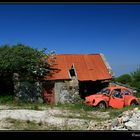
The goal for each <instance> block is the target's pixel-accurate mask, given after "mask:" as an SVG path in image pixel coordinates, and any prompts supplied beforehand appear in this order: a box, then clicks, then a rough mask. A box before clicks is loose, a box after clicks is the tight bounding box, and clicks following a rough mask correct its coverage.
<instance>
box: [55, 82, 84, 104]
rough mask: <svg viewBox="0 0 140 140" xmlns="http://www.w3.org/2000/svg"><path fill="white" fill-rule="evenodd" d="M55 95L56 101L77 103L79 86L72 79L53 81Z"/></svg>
mask: <svg viewBox="0 0 140 140" xmlns="http://www.w3.org/2000/svg"><path fill="white" fill-rule="evenodd" d="M55 97H56V102H57V103H61V104H65V103H78V102H81V100H82V99H81V98H80V95H79V88H78V86H77V85H76V84H73V83H72V81H64V82H62V81H57V82H55Z"/></svg>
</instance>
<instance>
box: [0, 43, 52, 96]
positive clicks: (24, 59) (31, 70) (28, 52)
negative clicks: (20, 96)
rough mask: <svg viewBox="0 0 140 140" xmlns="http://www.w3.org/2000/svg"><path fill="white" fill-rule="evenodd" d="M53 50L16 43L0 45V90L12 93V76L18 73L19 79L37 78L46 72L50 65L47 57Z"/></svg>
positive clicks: (48, 70)
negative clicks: (48, 50) (38, 48)
mask: <svg viewBox="0 0 140 140" xmlns="http://www.w3.org/2000/svg"><path fill="white" fill-rule="evenodd" d="M51 54H54V52H47V49H46V48H44V49H42V50H37V49H35V48H32V47H29V46H26V45H23V44H17V45H13V46H10V45H3V46H0V91H1V92H4V93H6V94H8V93H9V94H12V93H13V89H14V88H13V76H14V73H16V74H18V76H19V77H18V78H19V79H20V80H23V81H24V80H25V81H26V80H27V81H29V80H39V79H41V78H42V77H43V76H44V75H46V74H47V73H48V72H50V65H49V62H48V61H47V58H48V57H49V56H50V55H51Z"/></svg>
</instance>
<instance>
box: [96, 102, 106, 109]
mask: <svg viewBox="0 0 140 140" xmlns="http://www.w3.org/2000/svg"><path fill="white" fill-rule="evenodd" d="M98 107H99V108H100V109H105V108H106V103H105V102H100V103H99V104H98Z"/></svg>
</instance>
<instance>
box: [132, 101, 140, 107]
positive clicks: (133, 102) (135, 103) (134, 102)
mask: <svg viewBox="0 0 140 140" xmlns="http://www.w3.org/2000/svg"><path fill="white" fill-rule="evenodd" d="M137 105H138V103H137V101H135V100H133V101H131V103H130V106H134V107H135V106H137Z"/></svg>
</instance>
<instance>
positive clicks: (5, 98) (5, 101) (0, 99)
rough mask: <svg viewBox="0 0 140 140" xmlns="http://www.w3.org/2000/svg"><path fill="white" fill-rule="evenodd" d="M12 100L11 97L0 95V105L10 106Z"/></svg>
mask: <svg viewBox="0 0 140 140" xmlns="http://www.w3.org/2000/svg"><path fill="white" fill-rule="evenodd" d="M13 100H14V98H13V96H12V95H0V104H12V103H13Z"/></svg>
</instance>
